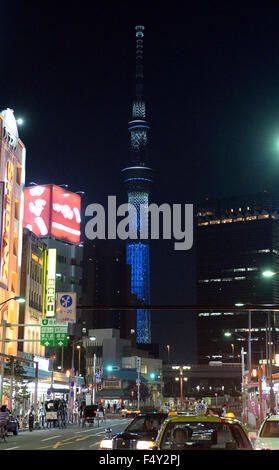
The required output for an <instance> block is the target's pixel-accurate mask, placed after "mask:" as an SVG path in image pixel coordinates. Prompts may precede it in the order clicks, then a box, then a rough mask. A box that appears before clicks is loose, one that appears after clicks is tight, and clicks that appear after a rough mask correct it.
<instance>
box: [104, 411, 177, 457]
mask: <svg viewBox="0 0 279 470" xmlns="http://www.w3.org/2000/svg"><path fill="white" fill-rule="evenodd" d="M167 416H168V415H167V413H157V412H149V413H141V414H139V415H138V416H136V418H135V419H133V421H132V422H131V423H129V424H128V426H127V427H126V429H125V430H124V431H123V432H119V433H118V434H115V435H114V436H112V437H110V436H107V437H106V438H105V439H103V440H102V441H101V443H100V448H101V449H123V450H135V449H150V448H152V445H153V442H154V441H155V439H156V437H157V434H158V431H159V429H160V427H161V424H162V422H163V421H164V420H165V419H166V418H167ZM107 431H109V430H107Z"/></svg>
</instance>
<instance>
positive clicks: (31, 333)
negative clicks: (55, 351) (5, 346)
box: [18, 228, 46, 356]
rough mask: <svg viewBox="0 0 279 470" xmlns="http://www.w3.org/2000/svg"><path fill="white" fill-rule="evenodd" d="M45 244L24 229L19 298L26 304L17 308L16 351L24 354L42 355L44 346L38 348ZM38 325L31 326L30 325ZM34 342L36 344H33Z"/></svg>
mask: <svg viewBox="0 0 279 470" xmlns="http://www.w3.org/2000/svg"><path fill="white" fill-rule="evenodd" d="M45 261H46V244H45V243H44V242H43V241H42V240H41V239H40V238H39V237H37V236H36V235H35V234H34V233H33V232H30V230H28V229H27V228H24V229H23V250H22V267H21V285H20V295H21V296H22V297H25V303H24V304H21V305H20V308H19V323H20V324H25V325H27V326H26V327H19V331H18V337H19V339H24V340H25V341H24V342H20V343H19V345H18V350H19V351H21V352H23V353H28V354H36V355H38V356H44V355H45V348H44V346H41V345H40V326H41V320H42V318H43V316H44V313H45V312H44V291H45ZM36 324H37V325H38V327H36V326H31V325H36ZM32 340H36V341H32Z"/></svg>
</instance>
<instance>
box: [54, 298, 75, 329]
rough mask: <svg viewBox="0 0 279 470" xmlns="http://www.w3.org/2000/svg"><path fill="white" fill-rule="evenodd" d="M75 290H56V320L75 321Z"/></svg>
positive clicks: (62, 321)
mask: <svg viewBox="0 0 279 470" xmlns="http://www.w3.org/2000/svg"><path fill="white" fill-rule="evenodd" d="M76 302H77V294H76V292H58V293H57V302H56V321H57V322H59V323H76Z"/></svg>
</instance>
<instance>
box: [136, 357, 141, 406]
mask: <svg viewBox="0 0 279 470" xmlns="http://www.w3.org/2000/svg"><path fill="white" fill-rule="evenodd" d="M136 361H137V373H138V378H137V388H138V410H139V409H140V373H141V357H137V359H136Z"/></svg>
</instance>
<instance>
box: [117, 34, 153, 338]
mask: <svg viewBox="0 0 279 470" xmlns="http://www.w3.org/2000/svg"><path fill="white" fill-rule="evenodd" d="M135 29H136V98H135V100H134V101H133V106H132V120H131V121H130V122H129V127H128V129H129V133H130V140H131V164H130V165H129V166H128V167H127V168H124V169H123V170H122V174H123V180H124V184H125V187H126V191H127V194H128V203H130V204H133V205H134V206H135V207H136V209H137V220H135V226H136V227H137V232H138V238H137V240H128V242H127V255H126V256H127V264H129V265H131V292H132V294H135V295H136V297H137V303H138V304H139V305H141V304H142V305H143V308H142V309H139V310H137V342H138V343H151V328H150V327H151V324H150V323H151V322H150V311H149V310H147V309H145V308H144V305H148V304H150V266H149V242H148V240H140V239H139V232H140V228H141V227H140V220H139V211H140V206H141V214H142V220H144V221H145V222H144V223H145V227H148V199H149V192H150V189H151V185H152V183H153V171H152V169H151V168H149V165H148V152H147V150H148V145H147V144H148V131H149V129H150V126H149V124H148V122H147V121H146V107H145V100H144V97H143V37H144V26H136V28H135ZM135 226H134V227H135Z"/></svg>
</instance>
